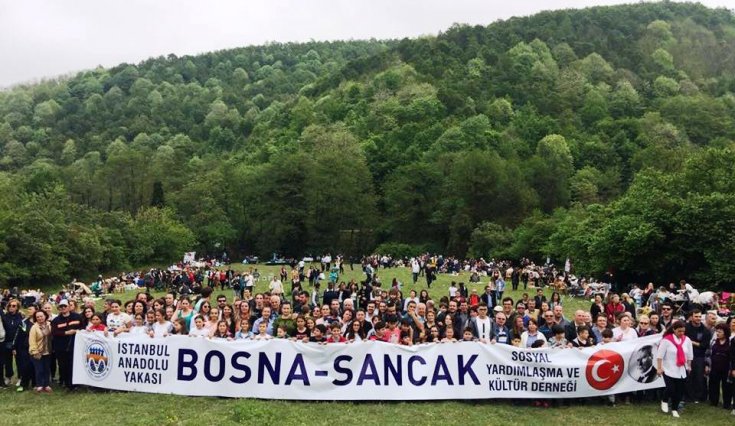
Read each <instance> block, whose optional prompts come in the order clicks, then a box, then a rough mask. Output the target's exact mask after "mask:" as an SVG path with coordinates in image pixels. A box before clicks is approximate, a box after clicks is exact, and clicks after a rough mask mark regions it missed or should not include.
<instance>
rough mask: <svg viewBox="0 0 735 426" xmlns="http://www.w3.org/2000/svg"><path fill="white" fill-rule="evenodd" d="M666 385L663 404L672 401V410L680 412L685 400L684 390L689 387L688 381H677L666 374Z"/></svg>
mask: <svg viewBox="0 0 735 426" xmlns="http://www.w3.org/2000/svg"><path fill="white" fill-rule="evenodd" d="M664 383H665V384H666V389H664V397H663V399H662V401H663V402H666V401H669V400H671V405H670V407H671V410H678V409H679V403H680V402H681V400H682V399H683V398H684V390H685V389H686V387H687V379H675V378H673V377H669V376H667V375H665V374H664Z"/></svg>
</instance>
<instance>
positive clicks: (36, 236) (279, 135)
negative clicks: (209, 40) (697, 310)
mask: <svg viewBox="0 0 735 426" xmlns="http://www.w3.org/2000/svg"><path fill="white" fill-rule="evenodd" d="M733 70H735V16H733V14H732V13H731V12H729V11H727V10H713V9H708V8H706V7H704V6H701V5H697V4H681V3H657V4H650V3H646V4H636V5H626V6H614V7H598V8H590V9H582V10H567V11H554V12H543V13H540V14H537V15H534V16H531V17H525V18H513V19H510V20H507V21H500V22H495V23H492V24H490V25H488V26H487V27H481V26H476V27H468V26H462V25H456V26H453V27H452V28H449V29H448V30H447V31H446V32H444V33H442V34H440V35H438V36H437V37H424V38H419V39H404V40H398V41H376V40H370V41H351V42H329V43H326V42H325V43H318V42H313V43H307V44H270V45H266V46H260V47H249V48H241V49H233V50H225V51H219V52H212V53H208V54H204V55H199V56H193V57H189V56H187V57H182V58H178V57H175V56H173V55H172V56H168V57H160V58H155V59H150V60H147V61H145V62H143V63H140V64H138V65H131V64H121V65H120V66H117V67H114V68H111V69H97V70H93V71H88V72H84V73H80V74H78V75H76V76H74V77H72V78H69V79H67V80H59V81H48V82H44V83H41V84H37V85H32V86H23V87H16V88H13V89H10V90H6V91H2V92H0V168H1V169H2V172H0V187H1V188H0V205H2V209H0V283H1V282H4V281H10V282H11V283H28V282H34V281H41V282H50V281H54V280H67V279H69V278H70V276H72V275H76V274H85V273H90V272H94V271H97V270H100V269H105V270H109V269H115V268H118V269H119V268H125V267H129V266H130V265H138V264H143V263H150V262H156V261H170V260H172V259H175V258H178V257H179V255H180V253H181V252H183V251H184V250H189V249H192V248H196V249H197V250H198V251H199V252H210V253H214V252H217V253H219V252H221V251H222V250H224V249H227V250H228V252H230V253H237V254H240V253H257V254H260V255H269V254H270V253H272V252H274V251H277V252H281V253H284V254H289V255H301V254H303V253H314V252H320V251H322V250H330V251H341V252H345V253H352V254H361V253H366V252H369V251H371V250H373V249H375V248H376V246H378V245H379V244H384V245H383V248H385V247H392V250H393V251H397V250H401V251H408V252H410V251H415V250H422V249H428V250H432V251H440V252H443V253H448V254H455V255H459V256H465V255H469V256H494V257H505V256H510V257H513V258H518V257H520V256H531V257H534V258H536V259H539V260H540V259H545V258H546V256H547V255H548V256H551V257H552V258H554V259H565V258H566V257H571V258H572V259H573V260H574V263H575V266H576V268H577V270H578V271H579V272H583V273H596V274H599V273H601V272H604V271H608V270H614V271H615V273H616V274H622V275H623V276H625V277H626V278H630V279H634V278H635V279H655V280H657V281H660V280H673V279H678V278H680V277H686V278H689V279H692V280H694V281H697V280H699V281H701V282H704V283H705V284H720V285H727V284H732V283H735V266H732V265H730V264H729V258H731V257H732V256H731V255H730V254H731V253H732V251H733V250H735V249H733V247H735V245H734V244H733V241H732V240H733V239H734V238H735V222H734V221H733V219H732V218H735V215H733V214H732V213H733V212H731V211H730V210H732V209H733V207H731V206H733V205H735V203H733V202H732V201H735V200H734V198H735V186H734V185H735V183H733V182H735V180H733V179H732V174H733V170H732V164H733V160H735V152H734V151H733V143H732V141H733V137H734V136H735V127H734V126H733V124H734V123H733V120H735V97H733V94H732V92H733V91H735V72H734V71H733ZM406 244H407V245H409V246H410V247H407V246H406Z"/></svg>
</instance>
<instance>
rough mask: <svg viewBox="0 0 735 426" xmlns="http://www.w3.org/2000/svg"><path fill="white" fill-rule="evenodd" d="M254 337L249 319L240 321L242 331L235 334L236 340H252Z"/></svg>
mask: <svg viewBox="0 0 735 426" xmlns="http://www.w3.org/2000/svg"><path fill="white" fill-rule="evenodd" d="M252 337H253V336H252V333H250V321H249V320H247V319H243V320H240V330H238V331H237V333H235V340H250V339H251V338H252Z"/></svg>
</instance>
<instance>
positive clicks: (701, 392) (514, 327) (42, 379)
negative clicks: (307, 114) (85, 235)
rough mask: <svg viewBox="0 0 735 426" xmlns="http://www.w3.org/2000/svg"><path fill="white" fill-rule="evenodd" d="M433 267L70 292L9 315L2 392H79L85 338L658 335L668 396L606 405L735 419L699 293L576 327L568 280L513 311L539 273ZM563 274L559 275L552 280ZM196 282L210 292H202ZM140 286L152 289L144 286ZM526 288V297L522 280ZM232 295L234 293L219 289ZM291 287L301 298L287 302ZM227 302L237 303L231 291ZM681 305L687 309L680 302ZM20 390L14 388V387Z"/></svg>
mask: <svg viewBox="0 0 735 426" xmlns="http://www.w3.org/2000/svg"><path fill="white" fill-rule="evenodd" d="M436 259H437V258H431V257H427V258H424V259H423V260H421V261H420V262H421V263H419V265H418V266H419V267H418V268H416V267H415V266H416V263H417V262H419V259H415V258H414V259H407V260H405V261H401V262H396V261H395V260H392V259H385V258H384V257H377V256H373V257H366V258H364V259H363V262H362V265H361V266H362V270H363V271H364V274H365V279H364V280H363V281H361V282H360V283H358V282H356V281H355V280H353V281H351V282H349V283H345V282H339V283H338V282H337V279H334V277H333V276H330V277H329V278H328V279H327V278H326V277H327V275H326V274H328V273H330V272H331V271H332V269H334V268H336V269H337V271H339V270H340V269H341V268H343V267H344V266H343V265H342V264H339V265H334V264H324V263H322V264H321V265H317V266H311V267H308V268H307V267H306V265H303V264H300V263H299V264H295V265H293V268H291V269H290V270H289V269H288V268H286V267H285V266H284V267H283V268H282V269H281V270H280V271H279V273H278V274H274V276H273V277H272V278H271V279H270V281H269V283H268V286H267V287H268V289H267V291H265V292H258V293H255V292H254V288H255V287H254V282H252V281H254V280H252V278H253V275H254V273H255V272H256V271H257V270H254V271H251V272H250V273H244V274H234V273H232V272H231V271H228V270H215V269H211V270H206V269H199V270H193V269H189V268H181V269H180V270H179V271H176V273H175V274H172V275H175V276H177V277H179V278H177V279H178V280H179V281H182V282H183V284H182V286H185V287H187V288H188V291H184V292H178V291H175V290H176V289H177V287H178V288H179V289H180V288H181V286H173V287H172V291H169V292H168V293H166V294H165V296H164V297H161V298H155V297H153V296H152V294H151V292H149V291H145V289H146V288H147V287H148V286H147V285H142V286H138V287H140V288H141V289H143V290H142V291H139V292H138V293H137V295H136V297H135V298H134V299H132V300H127V301H125V302H123V301H122V300H120V299H119V298H118V296H117V295H116V294H115V293H114V292H109V290H110V289H109V288H107V289H105V290H106V291H108V292H109V293H108V295H107V297H106V298H105V299H104V306H103V308H102V309H101V310H99V311H98V310H97V309H96V303H95V300H94V299H93V298H91V297H83V298H81V299H79V298H76V297H74V293H73V292H69V293H61V294H59V295H57V296H56V298H55V299H53V300H44V298H42V299H41V300H39V303H31V304H23V303H22V301H21V300H20V299H19V298H15V297H9V298H6V300H5V301H4V302H5V303H4V309H3V311H2V313H1V317H2V321H0V342H2V345H1V346H0V347H1V348H2V352H0V369H2V371H3V373H4V374H3V375H4V378H5V380H4V381H3V382H1V383H0V386H6V387H7V386H9V385H10V384H14V385H15V386H16V389H17V391H23V390H25V389H30V388H33V389H34V390H35V391H36V392H51V378H52V377H56V375H57V373H58V383H59V384H60V385H61V386H64V387H66V388H67V389H70V390H73V389H75V386H74V385H73V383H72V381H71V377H72V375H71V372H72V362H71V361H72V352H73V343H74V336H75V334H76V333H78V332H82V331H89V332H99V333H105V334H107V335H114V336H121V337H124V336H129V335H139V336H150V337H166V336H170V335H188V336H192V337H196V338H210V339H223V340H267V339H291V340H298V341H303V342H312V343H317V344H335V343H343V344H344V343H354V342H361V341H369V340H380V341H384V342H389V343H393V344H397V345H417V344H430V343H455V342H469V341H472V342H480V343H483V344H504V345H514V346H517V347H522V348H539V347H550V348H555V349H559V350H574V349H575V348H585V347H590V346H595V345H605V344H608V343H610V342H620V341H630V340H634V339H637V338H639V337H644V336H650V335H654V334H660V335H661V336H662V340H661V342H662V343H661V344H660V345H659V348H658V353H657V354H656V361H657V362H656V365H655V366H654V367H653V368H652V369H651V371H650V372H648V374H654V371H653V369H654V368H655V374H658V375H662V376H663V377H664V380H665V383H666V388H665V389H664V391H663V392H659V391H658V390H657V391H645V392H636V393H633V394H623V395H615V396H611V397H609V398H608V399H607V401H608V403H609V404H616V403H619V402H625V403H630V402H631V400H652V399H655V398H661V400H662V403H661V409H662V410H663V411H666V412H671V413H673V415H674V416H678V415H679V411H680V409H681V407H682V402H681V401H682V400H683V399H686V400H688V401H690V402H691V403H699V402H709V403H710V404H712V405H714V406H717V405H721V406H722V407H724V408H725V409H728V410H730V409H733V407H734V405H733V404H734V403H735V401H733V397H734V396H735V320H733V317H732V316H729V312H728V311H727V306H726V304H725V303H724V301H722V302H723V303H720V302H721V301H720V299H719V298H718V297H712V298H711V299H709V300H708V301H709V303H708V304H702V303H699V302H697V301H695V300H699V299H698V298H697V297H690V296H691V295H692V294H693V293H692V290H693V288H691V286H690V285H689V284H687V283H686V282H682V283H681V284H680V287H681V288H680V289H682V291H681V292H677V291H676V289H675V288H674V289H672V290H673V291H669V290H667V289H666V288H659V289H658V290H655V289H653V286H652V285H649V286H648V287H646V288H645V289H644V290H641V289H638V287H637V286H635V287H632V288H631V291H630V293H624V294H617V293H614V292H612V291H609V290H603V291H597V292H596V293H595V294H594V295H593V301H592V303H591V305H590V308H589V309H584V310H577V311H575V312H574V314H573V316H572V317H571V318H567V317H566V316H565V314H564V302H565V300H566V301H568V300H569V298H568V296H564V295H563V293H562V292H561V291H558V290H563V288H560V286H559V284H558V282H559V281H562V282H565V283H566V282H568V281H569V277H568V276H564V274H563V273H559V271H556V270H555V269H551V268H550V269H548V271H547V272H544V274H543V276H544V277H545V278H544V279H535V276H534V275H533V274H530V276H531V277H534V279H533V281H532V285H531V286H528V284H525V285H524V289H527V290H529V292H524V293H523V294H522V296H521V297H520V298H518V299H517V300H514V299H513V298H511V297H509V296H507V295H505V294H504V293H505V288H506V286H505V281H506V280H507V279H508V280H510V281H511V282H512V281H513V280H514V278H513V277H512V275H513V274H514V273H519V274H522V273H523V272H522V271H523V270H524V269H525V270H531V271H533V270H534V269H533V268H529V267H528V265H526V266H521V267H519V268H513V267H512V266H510V265H509V264H508V263H505V262H498V263H495V262H493V264H492V265H491V264H490V263H487V262H474V261H473V262H469V261H465V262H456V261H454V260H452V261H445V262H441V263H440V264H438V262H437V261H436ZM427 265H428V268H429V270H428V271H427V270H426V268H427ZM439 265H441V266H439ZM386 267H405V268H410V269H411V272H412V277H413V279H414V280H418V278H419V276H420V275H421V274H422V272H421V271H422V270H423V274H424V275H426V274H429V275H431V274H433V273H434V272H433V271H432V269H433V268H434V267H436V268H437V270H438V271H442V272H441V273H448V274H452V275H453V276H454V274H458V273H459V272H462V271H466V272H468V273H469V276H470V277H472V276H474V275H473V274H474V273H480V274H481V277H482V281H486V282H487V284H485V285H484V291H482V292H478V291H477V290H470V289H469V286H466V285H465V284H464V283H463V282H452V283H451V284H450V286H449V288H448V289H447V291H446V293H445V294H444V295H443V296H441V297H439V298H438V299H436V300H435V299H433V298H432V297H431V296H430V295H429V292H428V291H427V290H420V291H419V292H417V291H416V290H410V291H408V292H407V293H405V294H404V292H403V290H402V286H401V283H399V282H398V281H397V280H396V279H393V280H392V281H391V283H390V285H386V286H384V285H383V284H382V283H381V282H380V277H379V276H378V272H377V270H378V269H379V268H386ZM417 269H419V270H418V271H417ZM312 270H314V271H316V272H315V273H316V274H321V275H323V277H324V278H325V280H326V281H328V282H327V284H326V288H325V289H324V290H323V291H322V290H320V279H317V280H315V281H313V282H311V281H310V280H309V279H308V277H310V276H311V275H312V272H311V271H312ZM519 271H520V272H519ZM554 273H558V275H557V276H556V277H553V278H548V279H547V278H546V275H547V274H554ZM197 276H201V277H204V278H206V279H202V280H201V281H200V284H199V285H195V284H194V283H197ZM183 277H186V278H183ZM248 277H250V278H248ZM305 277H306V279H305ZM141 279H142V280H143V281H144V282H145V280H146V278H145V276H142V277H141ZM241 280H242V281H241ZM518 280H519V283H523V279H522V277H521V275H519V276H518ZM154 281H155V279H154ZM223 281H226V282H227V286H223V285H222V284H221V283H222V282H223ZM288 281H290V287H291V288H290V291H286V289H285V284H286V283H288ZM302 282H308V283H310V285H309V286H308V287H307V285H302ZM511 285H513V284H511ZM218 286H219V290H218V289H217V287H218ZM227 288H229V289H230V290H227V291H226V290H225V289H227ZM307 288H308V289H307ZM513 288H514V289H515V288H518V287H517V286H515V285H513ZM580 288H584V287H583V285H582V286H580ZM480 293H481V294H480ZM697 294H698V293H697ZM547 295H548V297H547ZM674 295H677V297H674ZM678 295H683V299H682V298H680V297H678ZM54 311H56V312H54ZM14 377H16V378H17V379H16V380H15V382H11V380H12V379H13V378H14ZM534 403H535V404H536V405H549V404H550V402H549V401H535V402H534ZM732 414H733V415H735V410H733V411H732Z"/></svg>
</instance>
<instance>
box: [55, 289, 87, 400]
mask: <svg viewBox="0 0 735 426" xmlns="http://www.w3.org/2000/svg"><path fill="white" fill-rule="evenodd" d="M58 309H59V315H58V316H57V317H56V318H54V319H53V320H52V321H51V335H52V336H53V337H52V341H51V347H52V348H53V350H54V353H55V354H56V360H57V361H58V363H59V384H61V385H62V386H66V388H67V389H69V390H74V385H72V367H73V362H72V358H73V355H74V336H75V335H76V333H77V331H79V330H81V329H82V316H81V315H79V314H78V313H76V312H70V311H69V302H68V301H66V300H61V302H59V305H58Z"/></svg>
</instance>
